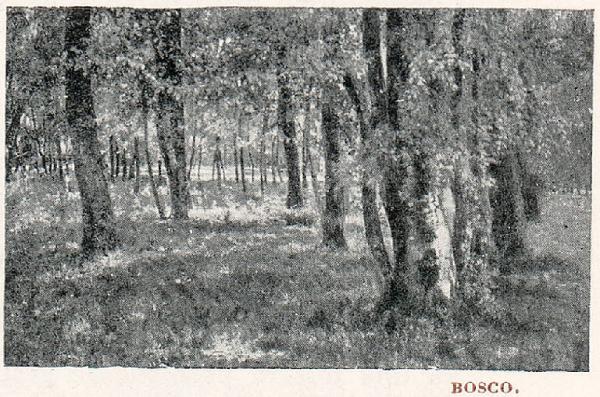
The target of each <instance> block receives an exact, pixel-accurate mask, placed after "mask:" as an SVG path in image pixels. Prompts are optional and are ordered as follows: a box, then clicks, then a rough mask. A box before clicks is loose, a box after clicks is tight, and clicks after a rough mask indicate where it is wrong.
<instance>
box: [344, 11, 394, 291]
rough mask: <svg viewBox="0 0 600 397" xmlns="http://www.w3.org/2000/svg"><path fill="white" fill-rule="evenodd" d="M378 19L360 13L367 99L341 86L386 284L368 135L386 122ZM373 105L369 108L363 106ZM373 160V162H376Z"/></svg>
mask: <svg viewBox="0 0 600 397" xmlns="http://www.w3.org/2000/svg"><path fill="white" fill-rule="evenodd" d="M381 30H382V27H381V18H380V15H379V12H378V11H377V10H365V12H364V13H363V48H364V52H365V57H366V59H367V80H368V83H369V91H370V92H367V93H365V94H366V95H368V96H369V97H370V100H367V101H361V100H360V97H359V93H358V91H357V89H356V84H355V83H354V79H353V78H352V77H351V76H350V75H347V76H346V77H345V79H344V85H345V87H346V90H347V91H348V94H349V96H350V98H351V99H352V102H353V103H354V106H355V108H356V111H357V114H358V120H359V126H360V136H361V141H362V145H363V153H364V158H363V163H364V167H365V170H364V172H363V174H362V176H361V193H362V208H363V221H364V224H365V237H366V239H367V244H368V245H369V249H370V251H371V254H372V255H373V258H375V260H376V261H377V263H379V265H380V266H381V268H382V272H383V276H384V279H385V281H386V283H389V280H390V276H391V274H392V266H391V262H390V259H389V257H388V253H387V251H386V248H385V243H384V240H383V231H382V229H381V222H380V219H379V208H378V206H377V182H376V178H375V175H373V174H372V171H373V168H374V167H373V166H371V165H372V164H373V163H375V162H376V161H375V162H374V161H369V160H370V159H369V158H368V156H369V154H370V153H372V149H371V148H372V147H373V143H372V142H371V135H372V133H373V130H374V129H375V128H377V125H378V124H379V123H381V122H383V121H385V114H386V111H385V96H384V95H382V93H383V92H384V76H383V60H382V58H381V46H382V45H381ZM363 102H367V103H373V105H372V108H368V106H367V105H366V104H365V103H363ZM375 160H376V159H375Z"/></svg>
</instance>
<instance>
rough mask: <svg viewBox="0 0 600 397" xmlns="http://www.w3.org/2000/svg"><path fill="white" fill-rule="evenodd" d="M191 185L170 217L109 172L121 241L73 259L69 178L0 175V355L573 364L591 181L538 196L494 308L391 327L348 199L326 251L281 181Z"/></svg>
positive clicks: (581, 335)
mask: <svg viewBox="0 0 600 397" xmlns="http://www.w3.org/2000/svg"><path fill="white" fill-rule="evenodd" d="M203 187H204V191H205V192H208V193H206V194H205V195H204V196H202V195H201V194H200V191H196V197H195V204H196V207H195V208H194V209H193V210H191V212H190V216H191V219H190V220H189V221H186V222H182V223H179V224H174V223H171V222H169V221H159V220H157V217H156V214H155V210H154V206H153V203H152V201H151V200H152V199H151V195H150V192H149V191H148V189H146V190H143V191H142V193H141V194H140V195H139V196H137V197H136V196H135V195H133V193H131V188H132V183H130V182H120V181H119V182H117V183H116V184H114V185H113V186H112V187H111V196H112V198H113V207H114V208H115V215H116V217H117V219H118V228H119V233H120V236H121V241H122V245H121V247H120V248H119V249H118V250H117V251H115V252H113V253H111V254H109V255H108V256H106V257H102V258H100V259H97V260H95V261H93V262H85V263H80V262H79V260H78V257H77V254H76V253H77V250H78V242H79V241H80V233H81V232H80V224H79V218H80V213H79V211H80V210H79V208H78V207H79V206H78V197H77V194H76V193H68V192H67V191H65V190H64V189H62V188H61V185H60V184H59V183H57V182H49V181H46V182H30V183H24V182H22V181H21V182H14V183H11V184H8V185H7V190H6V264H5V279H6V280H5V282H6V284H5V285H6V289H5V319H4V324H5V325H4V326H5V329H4V331H5V334H4V335H5V365H8V366H92V367H96V366H101V367H104V366H127V367H164V366H168V367H263V368H264V367H269V368H271V367H285V368H341V367H344V368H346V367H351V368H354V367H359V368H375V367H377V368H455V369H515V370H516V369H518V370H534V371H539V370H570V371H581V370H586V369H587V366H588V357H587V345H588V317H589V263H590V257H589V253H590V243H589V242H590V222H591V199H590V197H589V196H570V195H551V196H547V197H546V198H545V199H544V201H543V213H542V219H541V220H540V221H538V222H537V223H534V224H531V226H530V227H529V230H528V236H527V240H528V245H529V247H531V256H530V258H529V259H528V260H525V261H523V262H522V263H519V264H515V265H514V267H513V270H512V271H511V272H510V274H508V275H505V276H502V277H498V278H497V280H496V289H495V293H496V300H497V305H498V306H497V316H495V317H494V320H493V321H491V320H489V319H487V320H485V321H484V320H474V321H473V322H469V323H462V324H457V323H453V324H444V325H443V326H440V325H439V324H438V323H436V322H435V321H433V320H429V319H423V318H421V319H407V320H406V322H405V323H404V325H403V326H402V327H399V328H398V329H393V330H390V329H389V327H386V320H385V318H378V317H376V316H374V315H373V308H374V306H375V304H376V303H377V299H378V296H379V295H380V279H379V271H378V268H377V266H376V265H375V264H374V263H373V261H372V260H371V259H370V257H369V256H368V254H367V252H368V250H367V249H366V246H365V243H364V241H363V240H364V239H363V238H362V236H361V234H362V224H361V221H360V217H359V216H358V215H355V214H351V215H350V216H349V218H348V222H347V230H346V232H347V237H348V240H349V246H350V247H351V249H350V250H349V251H347V252H335V251H330V250H327V249H325V248H323V247H321V246H320V236H319V227H318V224H317V223H316V222H315V221H314V219H316V217H315V216H314V214H312V213H311V212H310V211H306V212H303V213H302V214H300V216H296V219H295V223H296V225H293V226H288V225H286V217H287V218H289V216H290V215H289V213H287V212H286V210H285V208H284V199H283V197H284V196H285V193H284V192H285V186H283V184H279V185H272V184H271V183H269V184H268V191H267V194H266V195H265V198H264V199H262V200H261V199H260V195H259V194H257V193H256V191H257V186H256V184H255V185H253V186H252V189H253V192H252V193H251V194H249V195H247V196H244V195H242V194H241V193H240V192H239V190H240V189H239V188H238V187H237V186H234V185H232V184H231V183H229V184H226V185H225V186H224V187H223V189H222V190H220V191H219V190H218V189H217V188H216V186H214V185H213V184H212V183H210V182H207V183H204V184H203ZM163 197H166V195H164V196H163ZM200 203H202V205H199V204H200Z"/></svg>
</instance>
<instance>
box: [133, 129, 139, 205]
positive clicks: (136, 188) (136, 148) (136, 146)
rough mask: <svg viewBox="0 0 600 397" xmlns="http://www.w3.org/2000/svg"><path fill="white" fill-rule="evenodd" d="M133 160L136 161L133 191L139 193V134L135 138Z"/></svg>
mask: <svg viewBox="0 0 600 397" xmlns="http://www.w3.org/2000/svg"><path fill="white" fill-rule="evenodd" d="M133 162H134V163H135V184H134V185H133V192H134V193H135V194H137V193H139V192H140V148H139V139H138V137H137V136H136V137H135V138H133Z"/></svg>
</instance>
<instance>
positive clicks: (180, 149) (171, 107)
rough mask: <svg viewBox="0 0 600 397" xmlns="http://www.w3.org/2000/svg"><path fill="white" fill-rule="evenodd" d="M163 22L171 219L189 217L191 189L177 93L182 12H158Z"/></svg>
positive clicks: (164, 137)
mask: <svg viewBox="0 0 600 397" xmlns="http://www.w3.org/2000/svg"><path fill="white" fill-rule="evenodd" d="M155 17H156V22H159V21H158V20H159V19H162V20H161V21H160V24H159V25H160V32H158V37H157V43H155V54H156V63H157V65H158V70H159V73H158V74H159V78H160V79H161V80H162V81H163V82H164V83H165V84H166V85H167V88H162V89H161V90H160V91H159V92H158V103H157V105H158V111H157V127H158V128H157V131H158V143H159V147H160V150H161V153H162V157H163V160H164V163H165V168H166V171H167V176H168V178H169V190H170V192H171V217H172V218H173V219H176V220H177V219H187V218H188V200H189V188H188V180H187V175H186V160H187V157H186V155H185V130H184V128H183V127H184V126H183V123H184V113H183V103H182V101H181V100H180V99H179V98H178V97H177V96H176V94H175V92H176V91H177V90H178V89H179V88H180V87H181V84H182V70H181V68H180V66H179V65H178V61H179V60H180V59H182V54H181V26H180V11H178V10H170V11H155Z"/></svg>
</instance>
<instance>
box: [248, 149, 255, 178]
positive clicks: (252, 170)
mask: <svg viewBox="0 0 600 397" xmlns="http://www.w3.org/2000/svg"><path fill="white" fill-rule="evenodd" d="M248 161H250V182H252V183H254V157H253V156H252V151H251V150H250V149H248Z"/></svg>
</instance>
